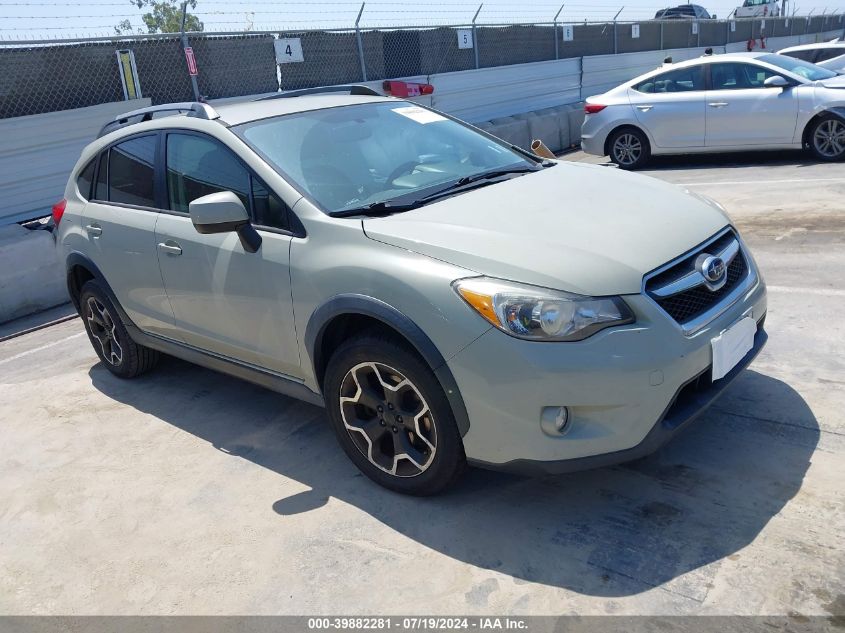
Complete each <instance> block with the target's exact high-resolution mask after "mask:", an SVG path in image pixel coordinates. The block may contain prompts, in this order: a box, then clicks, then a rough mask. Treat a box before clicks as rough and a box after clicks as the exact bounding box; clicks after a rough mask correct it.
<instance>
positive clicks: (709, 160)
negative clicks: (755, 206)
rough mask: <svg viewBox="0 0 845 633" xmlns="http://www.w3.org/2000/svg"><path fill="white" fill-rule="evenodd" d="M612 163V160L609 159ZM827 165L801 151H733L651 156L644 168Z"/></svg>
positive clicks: (675, 169)
mask: <svg viewBox="0 0 845 633" xmlns="http://www.w3.org/2000/svg"><path fill="white" fill-rule="evenodd" d="M608 160H609V159H608ZM820 164H824V163H823V162H822V161H819V160H816V159H814V158H813V157H812V156H810V155H809V154H808V153H807V152H804V151H801V150H778V151H768V152H730V153H725V154H683V155H678V156H652V157H651V158H650V159H649V162H648V164H647V165H646V166H645V167H643V168H642V170H641V171H642V172H643V173H648V172H649V171H658V170H659V171H677V170H682V169H721V168H724V167H778V166H791V167H811V166H814V165H820Z"/></svg>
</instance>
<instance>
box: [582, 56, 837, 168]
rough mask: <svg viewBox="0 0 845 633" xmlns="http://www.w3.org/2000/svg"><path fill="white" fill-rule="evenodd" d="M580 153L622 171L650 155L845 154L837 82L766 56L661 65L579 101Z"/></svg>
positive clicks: (795, 62) (822, 72)
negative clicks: (796, 151) (785, 151)
mask: <svg viewBox="0 0 845 633" xmlns="http://www.w3.org/2000/svg"><path fill="white" fill-rule="evenodd" d="M584 110H585V112H586V117H585V120H584V125H583V127H582V130H581V147H582V148H583V150H584V151H585V152H587V153H588V154H596V155H598V156H608V155H609V156H610V158H611V160H612V161H613V162H614V163H616V164H617V165H619V166H620V167H622V168H623V169H636V168H638V167H641V166H642V165H644V164H645V163H646V162H647V161H648V159H649V157H650V156H651V155H658V154H693V153H704V152H736V151H750V150H778V149H800V148H807V149H808V150H809V151H811V152H812V153H813V154H814V155H815V156H816V157H817V158H819V159H820V160H826V161H834V160H842V159H843V158H845V77H843V76H840V75H838V74H837V73H835V72H833V71H830V70H827V69H825V68H821V67H819V66H815V65H814V64H810V63H807V62H804V61H802V60H799V59H794V58H792V57H785V56H782V55H775V54H771V53H735V54H728V55H706V56H704V57H699V58H697V59H691V60H687V61H683V62H679V63H677V64H671V63H667V64H664V65H663V66H662V67H660V68H658V69H656V70H653V71H651V72H649V73H646V74H645V75H641V76H640V77H637V78H636V79H632V80H631V81H629V82H627V83H625V84H622V85H621V86H619V87H618V88H614V89H613V90H610V91H609V92H606V93H604V94H602V95H598V96H595V97H590V98H589V99H587V102H586V105H585V106H584Z"/></svg>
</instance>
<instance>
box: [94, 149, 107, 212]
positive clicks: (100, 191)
mask: <svg viewBox="0 0 845 633" xmlns="http://www.w3.org/2000/svg"><path fill="white" fill-rule="evenodd" d="M94 199H95V200H108V199H109V151H108V150H106V151H105V152H103V153H102V154H100V169H99V171H98V172H97V186H96V188H95V190H94Z"/></svg>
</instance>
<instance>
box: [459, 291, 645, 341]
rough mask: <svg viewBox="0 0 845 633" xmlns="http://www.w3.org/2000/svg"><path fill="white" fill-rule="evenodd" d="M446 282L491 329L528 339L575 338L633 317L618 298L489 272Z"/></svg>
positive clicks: (557, 339) (585, 336) (554, 339)
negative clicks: (530, 283) (491, 275)
mask: <svg viewBox="0 0 845 633" xmlns="http://www.w3.org/2000/svg"><path fill="white" fill-rule="evenodd" d="M452 285H453V287H454V288H455V290H456V291H457V293H458V294H459V295H460V296H461V297H462V298H463V300H464V301H466V302H467V303H468V304H469V305H470V307H472V308H473V309H474V310H475V311H476V312H478V313H479V314H480V315H481V316H483V317H484V318H485V319H487V320H488V321H490V323H492V324H493V325H495V326H496V327H497V328H499V329H500V330H502V331H503V332H506V333H508V334H510V335H511V336H515V337H517V338H523V339H528V340H532V341H580V340H583V339H585V338H587V337H588V336H592V335H593V334H595V333H596V332H598V331H599V330H603V329H604V328H607V327H611V326H614V325H622V324H624V323H633V321H634V315H633V314H632V313H631V310H630V309H629V308H628V306H627V305H625V302H624V301H622V299H620V298H619V297H601V298H593V297H582V296H580V295H574V294H570V293H568V292H560V291H559V290H549V289H546V288H539V287H537V286H527V285H522V284H515V283H512V282H509V281H500V280H498V279H490V278H489V277H473V278H470V279H459V280H458V281H456V282H455V283H454V284H452Z"/></svg>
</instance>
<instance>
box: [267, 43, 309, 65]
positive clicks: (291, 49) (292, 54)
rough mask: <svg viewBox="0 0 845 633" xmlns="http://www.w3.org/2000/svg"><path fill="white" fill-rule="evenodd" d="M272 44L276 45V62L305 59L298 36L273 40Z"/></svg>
mask: <svg viewBox="0 0 845 633" xmlns="http://www.w3.org/2000/svg"><path fill="white" fill-rule="evenodd" d="M273 45H274V46H275V47H276V63H277V64H291V63H293V62H304V61H305V58H304V57H303V56H302V41H301V40H300V39H299V38H298V37H292V38H288V39H279V40H275V41H274V42H273Z"/></svg>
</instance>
